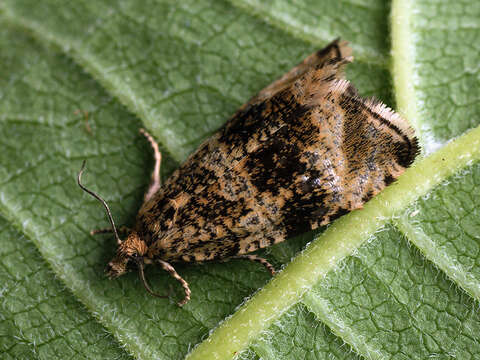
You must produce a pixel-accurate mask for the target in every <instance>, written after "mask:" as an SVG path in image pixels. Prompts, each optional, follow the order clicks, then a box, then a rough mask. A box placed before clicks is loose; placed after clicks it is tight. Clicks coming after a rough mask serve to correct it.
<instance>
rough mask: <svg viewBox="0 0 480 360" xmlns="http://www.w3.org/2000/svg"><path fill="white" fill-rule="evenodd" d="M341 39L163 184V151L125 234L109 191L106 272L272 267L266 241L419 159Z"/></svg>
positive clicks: (356, 201) (350, 201)
mask: <svg viewBox="0 0 480 360" xmlns="http://www.w3.org/2000/svg"><path fill="white" fill-rule="evenodd" d="M352 60H353V57H352V56H351V50H350V48H349V47H348V46H347V43H346V42H341V41H339V40H335V41H333V42H332V43H330V44H329V45H328V46H327V47H325V48H324V49H322V50H319V51H317V52H315V53H313V54H312V55H310V56H308V57H307V58H306V59H305V60H304V61H303V62H302V63H300V64H299V65H297V66H296V67H294V68H293V69H292V70H290V71H289V72H288V73H286V74H285V75H284V76H282V77H281V78H280V79H278V80H277V81H275V82H273V83H272V84H271V85H269V86H267V87H266V88H265V89H263V90H262V91H260V92H259V93H258V94H257V95H256V96H254V97H253V98H251V99H250V100H249V101H248V102H247V103H246V104H245V105H243V106H242V107H241V108H240V109H239V110H238V111H237V112H236V113H235V114H234V115H233V116H232V117H231V118H230V119H229V120H228V122H227V123H226V124H225V125H224V126H223V127H222V128H221V129H220V130H218V132H216V133H215V134H214V135H213V136H212V137H211V138H210V139H208V140H206V141H205V142H204V143H203V144H201V145H200V147H199V148H198V150H196V151H195V152H194V153H193V154H192V155H190V157H189V158H188V159H187V160H186V161H185V162H184V163H183V165H181V166H180V168H179V169H178V170H176V171H175V172H174V173H173V175H171V176H170V177H169V178H168V180H167V181H166V182H165V184H163V185H161V184H160V162H161V154H160V152H159V150H158V145H157V144H156V143H155V141H154V140H153V138H152V137H151V136H150V135H149V134H148V133H146V132H145V131H144V130H141V131H142V133H143V134H144V135H145V136H146V137H147V139H148V140H149V142H150V143H151V145H152V147H153V150H154V153H155V167H154V170H153V174H152V179H151V184H150V187H149V188H148V190H147V192H146V194H145V198H144V202H143V205H142V206H141V208H140V210H139V212H138V215H137V218H136V223H135V226H134V228H132V229H124V230H125V232H126V235H127V236H126V237H125V238H124V239H123V240H121V239H120V237H119V235H118V232H117V230H116V228H115V224H114V221H113V218H112V216H111V213H110V210H109V208H108V206H107V204H106V203H105V201H104V200H103V199H102V198H101V197H99V196H98V195H97V194H95V193H93V192H91V191H90V190H88V189H87V188H85V187H84V186H83V185H82V184H81V175H82V172H83V170H84V166H85V163H84V164H83V166H82V170H81V171H80V173H79V174H78V184H79V186H80V187H81V188H82V189H83V190H85V191H87V192H88V193H90V194H91V195H92V196H94V197H96V198H97V199H98V200H100V201H101V202H102V203H103V205H104V206H105V208H106V210H107V214H108V218H109V220H110V223H111V225H112V228H111V229H107V230H100V231H94V232H93V233H99V232H106V231H109V232H113V233H114V236H115V238H116V240H117V245H118V247H117V252H116V255H115V257H114V258H113V259H112V260H111V261H110V262H109V263H108V266H107V269H106V271H107V274H108V276H109V277H111V278H116V277H118V276H120V275H122V274H124V273H125V272H127V271H128V270H130V269H131V268H135V267H136V268H137V269H138V271H139V275H140V278H141V279H142V282H143V284H144V286H145V288H146V290H147V291H148V292H149V293H151V294H152V295H154V296H159V297H162V296H160V295H159V294H157V293H155V292H153V290H152V289H151V288H150V286H149V285H148V282H147V281H146V279H145V275H144V266H145V265H146V264H154V263H155V264H159V265H160V266H161V267H162V268H163V269H164V270H166V271H167V272H169V273H170V274H171V275H172V276H173V277H174V278H175V279H177V280H178V281H179V282H180V284H181V285H182V286H183V289H184V292H185V297H184V299H183V300H182V301H180V302H179V305H180V306H182V305H184V304H185V303H187V301H189V299H190V296H191V291H190V288H189V286H188V283H187V282H186V281H185V280H184V279H183V278H182V277H181V276H180V275H179V274H178V273H177V272H176V270H175V268H174V267H173V265H174V264H178V263H202V262H206V261H213V260H222V261H223V260H228V259H247V260H250V261H256V262H259V263H261V264H263V265H264V266H265V267H266V268H267V269H268V270H269V271H270V272H271V273H272V274H274V272H275V271H274V268H273V266H272V265H271V264H270V263H269V262H268V261H267V260H266V259H263V258H261V257H259V256H257V255H253V254H250V253H252V252H253V251H255V250H258V249H260V248H265V247H268V246H271V245H273V244H277V243H279V242H282V241H284V240H285V239H287V238H288V237H291V236H294V235H297V234H299V233H303V232H306V231H309V230H312V229H315V228H317V227H319V226H322V225H326V224H328V223H330V222H331V221H332V220H334V219H336V218H338V217H339V216H341V215H343V214H346V213H348V212H350V211H352V210H355V209H360V208H362V205H363V204H364V203H365V202H366V201H368V200H369V199H370V198H371V197H373V196H375V195H376V194H378V193H379V192H380V191H381V190H382V189H383V188H384V187H385V186H387V185H389V184H390V183H391V182H393V181H394V180H395V179H396V178H398V176H399V175H400V174H402V173H403V171H404V170H405V169H406V168H407V167H408V166H410V165H411V164H412V162H413V161H414V159H415V157H416V155H417V153H418V151H419V146H418V142H417V139H416V137H415V135H414V131H413V129H412V128H411V127H410V126H409V124H408V123H407V122H406V121H405V120H404V119H402V118H401V117H400V116H399V115H398V114H397V113H395V112H394V111H393V110H391V109H390V108H388V107H387V106H385V105H384V104H382V103H381V102H379V101H377V100H375V99H364V98H362V97H360V96H359V95H358V94H357V91H356V90H355V88H354V87H353V86H352V85H351V84H350V83H349V82H348V81H347V80H345V79H344V76H343V68H344V66H345V65H346V64H348V63H349V62H351V61H352Z"/></svg>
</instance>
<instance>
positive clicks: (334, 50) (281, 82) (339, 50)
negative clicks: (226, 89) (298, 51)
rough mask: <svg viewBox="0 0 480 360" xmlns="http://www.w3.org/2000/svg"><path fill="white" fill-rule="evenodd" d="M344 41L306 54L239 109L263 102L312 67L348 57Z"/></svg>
mask: <svg viewBox="0 0 480 360" xmlns="http://www.w3.org/2000/svg"><path fill="white" fill-rule="evenodd" d="M347 44H348V43H347V42H346V41H340V39H335V40H334V41H332V42H331V43H330V44H328V45H327V46H326V47H324V48H323V49H320V50H318V51H315V52H314V53H313V54H310V55H309V56H307V57H306V58H305V59H304V60H303V61H302V62H301V63H300V64H298V65H297V66H295V67H293V68H292V69H291V70H290V71H289V72H287V73H286V74H284V75H283V76H282V77H281V78H279V79H277V80H276V81H274V82H273V83H271V84H270V85H268V86H267V87H266V88H264V89H263V90H261V91H260V92H259V93H258V94H257V95H255V96H254V97H252V98H251V99H250V100H249V101H248V102H247V103H246V104H244V105H243V106H242V107H241V108H240V110H239V111H242V110H245V109H247V108H248V107H249V106H251V105H254V104H258V103H260V102H263V101H265V100H267V99H269V98H271V97H272V96H274V95H275V94H276V93H278V92H279V91H281V90H283V89H285V88H287V87H288V86H290V85H291V84H292V83H293V82H294V81H295V80H297V79H298V78H299V77H300V76H302V75H303V74H305V73H306V72H307V71H308V70H310V69H311V68H314V67H317V68H319V67H323V66H324V65H325V64H327V62H329V61H335V60H336V61H339V60H341V59H344V58H346V57H349V56H350V55H351V53H352V50H351V49H350V47H348V45H347Z"/></svg>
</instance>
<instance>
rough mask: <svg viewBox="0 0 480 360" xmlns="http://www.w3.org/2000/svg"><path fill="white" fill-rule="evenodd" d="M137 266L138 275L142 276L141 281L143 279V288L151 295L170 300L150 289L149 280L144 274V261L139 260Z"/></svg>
mask: <svg viewBox="0 0 480 360" xmlns="http://www.w3.org/2000/svg"><path fill="white" fill-rule="evenodd" d="M137 266H138V274H139V275H140V279H142V282H143V286H144V287H145V290H147V291H148V292H149V293H150V295H153V296H155V297H158V298H168V296H165V295H160V294H157V293H155V292H153V290H152V289H151V288H150V286H149V285H148V282H147V279H146V278H145V273H144V272H143V261H142V260H137Z"/></svg>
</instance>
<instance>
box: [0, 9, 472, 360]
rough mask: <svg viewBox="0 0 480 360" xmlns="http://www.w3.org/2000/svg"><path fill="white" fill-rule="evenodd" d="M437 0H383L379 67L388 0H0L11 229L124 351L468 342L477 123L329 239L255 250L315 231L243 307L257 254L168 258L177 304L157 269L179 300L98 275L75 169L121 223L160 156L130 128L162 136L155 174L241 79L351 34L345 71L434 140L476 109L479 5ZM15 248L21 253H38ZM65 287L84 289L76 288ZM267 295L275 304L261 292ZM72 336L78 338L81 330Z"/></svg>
mask: <svg viewBox="0 0 480 360" xmlns="http://www.w3.org/2000/svg"><path fill="white" fill-rule="evenodd" d="M446 4H447V3H446V2H442V1H434V2H426V1H420V2H415V3H413V2H405V3H404V2H400V1H398V2H396V1H394V2H393V4H392V15H391V17H390V20H391V29H392V41H391V46H392V50H393V56H392V60H393V67H392V69H391V72H390V71H389V69H388V66H387V65H388V64H389V47H390V40H389V36H388V31H389V26H388V20H389V14H388V11H389V6H388V5H387V4H386V3H385V2H383V1H370V2H366V1H365V2H363V1H342V2H339V3H338V5H333V6H332V5H331V3H327V2H321V3H320V4H317V3H316V2H311V1H309V0H304V1H301V2H295V3H293V4H292V3H290V2H287V1H279V0H277V1H272V2H265V3H263V2H262V3H256V2H253V1H249V0H243V1H242V0H232V1H231V2H222V1H216V2H213V3H211V2H207V1H203V0H200V1H184V2H181V3H180V4H177V3H176V2H173V1H165V0H162V1H133V0H131V1H118V2H101V1H97V2H89V1H76V2H73V3H60V4H58V3H57V2H55V1H53V0H48V1H42V2H35V1H29V0H14V1H13V0H6V1H3V2H2V3H1V4H0V9H1V11H2V15H1V16H2V18H3V19H4V20H3V23H2V25H3V27H4V28H5V29H7V30H5V31H4V32H2V34H1V35H0V39H1V40H0V48H1V49H4V50H6V51H1V52H0V63H1V64H2V67H1V68H0V110H1V111H0V114H1V115H0V119H1V120H2V121H1V123H0V129H1V131H2V132H3V137H2V139H3V140H2V141H1V142H0V148H1V149H2V152H1V154H0V156H1V163H2V167H1V168H0V212H1V214H2V216H3V217H4V218H5V223H6V226H7V227H9V228H10V227H11V226H14V227H15V228H17V229H19V231H20V232H21V233H22V236H24V237H26V238H27V239H25V242H26V243H30V242H33V244H34V245H35V246H36V247H37V248H38V250H39V252H40V254H41V256H42V258H43V260H41V261H40V266H43V267H44V268H45V267H46V266H47V265H48V266H50V267H51V268H52V269H53V271H54V273H55V274H56V275H57V277H58V278H59V279H60V280H61V281H62V282H63V283H64V284H65V285H66V286H67V287H68V289H70V290H71V291H72V293H73V297H74V298H75V299H76V300H78V301H80V302H81V303H83V304H84V306H85V307H86V308H87V309H88V311H89V312H90V314H92V315H87V314H85V313H82V316H83V317H82V316H80V314H79V315H78V323H77V324H76V326H74V327H75V328H80V327H81V326H82V325H81V324H82V321H84V322H86V323H87V324H91V325H88V326H92V329H93V328H95V329H96V330H92V331H97V332H98V331H100V332H101V331H102V330H101V326H104V327H105V328H106V329H107V331H109V332H110V333H111V334H112V335H113V336H114V337H115V338H116V340H117V341H118V342H119V343H120V344H122V345H123V346H124V347H125V348H126V349H127V351H128V352H129V353H131V354H132V355H133V356H134V357H136V358H144V359H147V358H164V359H180V358H183V357H184V356H185V355H186V354H187V353H190V356H191V358H196V357H197V358H231V357H233V356H234V355H235V354H237V356H238V357H240V358H252V359H253V358H260V357H261V358H264V359H269V358H272V359H278V358H292V357H293V358H299V357H304V358H311V359H317V358H330V357H334V358H338V359H350V358H356V357H359V356H360V357H361V356H363V357H366V358H369V357H370V358H385V357H387V358H398V359H401V358H419V359H423V358H425V357H427V356H431V355H432V354H437V355H438V356H439V357H442V356H447V354H455V355H456V356H457V357H458V358H462V359H463V358H465V359H468V358H474V357H475V356H478V354H479V353H480V352H479V350H478V349H477V347H476V344H477V343H478V342H479V341H478V340H479V339H478V333H480V332H479V331H477V328H478V324H479V318H478V316H477V315H475V311H474V310H475V306H477V305H475V304H476V301H478V295H479V293H478V292H479V290H478V289H479V284H480V280H479V270H478V269H479V268H480V267H479V264H478V262H479V261H480V260H479V251H478V247H479V244H480V239H479V238H478V235H477V234H478V233H479V232H478V229H479V226H480V225H479V219H480V218H479V217H478V210H476V209H477V208H479V205H480V204H479V201H480V199H479V198H478V192H476V191H475V190H476V189H478V184H479V181H480V174H479V170H478V165H477V161H478V159H479V157H480V155H479V148H480V146H479V143H478V141H479V139H480V135H479V130H478V128H477V129H475V130H473V131H471V132H469V133H468V134H465V135H463V136H461V137H460V138H459V139H457V141H456V142H454V143H452V144H449V145H447V147H444V148H442V149H440V150H438V151H437V152H435V153H433V154H432V155H431V156H429V157H427V158H425V159H423V160H420V161H419V162H418V163H417V166H416V167H414V168H412V169H411V171H409V173H408V174H406V175H405V176H404V177H403V178H402V179H401V180H399V181H398V183H396V184H394V185H393V186H391V187H390V188H389V189H387V191H386V192H385V193H384V194H381V197H379V199H375V200H374V201H372V202H371V203H369V204H368V205H367V206H366V207H365V209H364V210H362V211H358V212H355V213H352V214H351V215H348V216H346V217H344V218H342V219H341V220H340V221H337V222H336V223H335V224H334V225H333V226H331V227H329V228H328V229H327V231H326V232H325V233H323V234H322V235H318V234H317V235H315V234H305V235H303V236H301V237H298V238H296V239H291V240H290V241H288V242H286V243H284V244H280V245H278V246H276V247H273V248H271V249H269V250H267V251H266V252H265V253H266V256H267V257H268V258H269V260H271V261H272V262H274V263H275V265H276V266H277V267H278V266H280V265H282V264H284V263H286V262H288V261H289V260H290V259H291V258H292V257H293V256H294V255H295V254H297V253H298V251H299V250H300V249H302V248H303V247H304V245H305V244H306V243H307V242H309V241H310V240H312V239H313V238H314V237H319V239H317V240H316V241H315V242H314V243H313V244H312V245H311V246H309V247H308V249H307V250H306V251H305V252H304V253H302V255H301V256H299V257H298V259H297V260H295V262H293V263H292V264H291V265H289V266H288V267H287V268H286V269H285V270H284V271H283V272H282V273H281V274H280V275H279V276H278V277H276V278H275V280H274V281H272V282H269V283H268V285H267V286H266V287H264V289H263V290H262V291H261V292H259V293H258V294H257V295H256V296H255V297H254V299H253V301H251V302H248V303H246V304H245V306H244V307H242V308H240V309H238V308H237V307H238V305H239V304H241V303H242V302H244V299H246V298H247V297H249V296H250V295H251V294H252V293H253V292H255V290H256V289H259V288H261V287H263V286H264V285H265V284H266V283H267V281H268V280H269V276H268V275H267V274H266V273H265V271H264V270H263V269H262V268H260V267H259V266H257V265H256V264H250V263H245V262H240V261H232V262H229V263H224V264H207V265H204V266H188V267H187V266H185V267H182V266H179V267H178V269H177V270H178V271H179V272H180V274H182V276H184V277H185V278H186V280H187V281H188V282H189V283H190V285H191V288H192V291H193V298H192V301H191V302H190V303H189V304H187V305H186V306H185V307H184V308H181V309H180V308H178V307H177V306H176V305H175V303H174V300H175V299H177V298H180V297H181V296H182V293H181V290H180V289H178V285H177V284H176V283H175V282H174V281H173V280H172V279H170V278H169V277H168V276H167V275H166V274H165V273H162V272H161V271H160V270H159V269H148V270H147V276H148V278H149V279H150V282H151V283H152V284H153V286H154V288H155V289H157V291H162V290H163V291H165V293H167V292H168V289H169V288H170V287H171V288H172V289H173V290H172V291H173V293H172V295H171V298H172V299H171V300H162V299H154V298H151V297H150V296H149V295H148V294H146V293H145V291H144V289H143V287H142V285H141V284H140V282H139V281H138V278H137V275H136V274H134V273H132V274H128V275H126V276H124V277H123V278H121V279H118V280H116V281H109V280H107V279H105V278H104V276H103V268H104V266H105V264H106V263H107V262H108V260H109V259H110V258H111V256H113V254H114V247H115V246H114V242H113V240H112V239H111V238H110V237H109V236H100V237H96V238H94V237H92V236H90V235H88V232H89V230H91V229H93V228H101V227H105V226H107V225H108V223H107V221H106V219H105V214H104V212H103V209H102V208H101V206H100V205H99V204H98V203H97V202H96V201H94V200H93V199H91V198H89V197H87V196H86V195H85V194H82V193H81V192H80V190H79V189H78V187H77V186H76V184H75V176H76V173H77V171H78V170H79V167H80V164H81V160H83V159H84V158H86V159H88V162H87V172H86V173H85V180H84V181H85V182H86V184H87V185H88V186H89V187H91V188H92V189H93V190H94V191H97V192H99V193H100V194H101V195H102V196H104V197H105V198H106V200H107V201H108V202H109V204H110V205H111V207H112V211H113V213H114V216H115V220H116V222H117V224H126V225H131V224H132V222H133V219H134V216H135V213H136V211H137V209H138V206H139V205H140V202H141V199H142V193H143V191H144V189H145V188H146V186H147V183H148V179H149V173H150V168H151V165H152V159H151V151H150V149H149V146H148V144H146V142H145V140H144V139H143V138H142V137H141V136H140V135H139V134H138V128H140V127H146V128H147V129H148V130H149V131H151V132H152V133H153V134H154V135H155V137H156V139H157V140H159V142H160V145H161V147H162V149H163V151H164V155H166V156H165V159H166V160H165V161H164V164H163V168H162V170H163V174H164V176H167V175H168V174H169V173H170V172H171V171H172V170H173V169H174V168H175V167H176V166H178V164H179V162H180V161H182V160H183V159H185V157H186V156H187V154H188V153H190V152H191V151H193V149H195V147H196V146H197V145H198V144H199V142H201V141H202V140H203V139H204V138H205V137H207V136H208V135H209V134H211V133H212V132H213V131H214V130H215V129H216V128H218V127H219V126H221V125H222V124H223V123H224V122H225V121H226V119H227V118H228V117H229V116H230V115H231V114H232V113H233V112H234V111H235V109H236V108H237V107H238V106H239V105H241V104H242V103H243V102H244V101H246V100H247V99H248V98H249V97H250V96H251V95H253V94H254V93H255V92H256V91H258V90H259V89H261V88H262V87H263V86H265V85H268V84H269V83H270V82H271V81H273V80H274V79H275V78H276V77H278V76H280V75H282V74H283V73H284V72H285V71H287V70H288V69H289V68H291V67H292V66H293V65H295V64H296V63H298V62H299V61H300V60H301V59H303V57H304V56H306V55H307V54H309V53H310V52H312V51H314V50H315V49H318V48H319V47H321V46H323V45H324V44H326V43H327V42H329V41H331V40H332V39H333V38H336V37H338V36H342V37H344V38H345V39H347V40H349V41H350V42H351V43H352V47H353V49H354V50H355V56H356V59H357V60H356V62H355V63H354V64H352V65H351V66H350V67H349V69H348V71H347V77H348V78H349V79H350V80H352V82H353V83H354V84H355V85H356V86H357V87H358V88H359V90H360V92H361V93H362V94H364V95H373V94H374V95H375V96H377V97H379V98H380V99H382V100H383V101H385V102H386V103H387V104H389V105H390V106H392V105H394V104H393V102H394V100H393V99H394V97H395V98H396V99H397V103H398V106H399V108H400V109H401V110H402V111H403V112H404V113H405V114H406V116H407V118H408V119H410V120H411V121H412V123H413V124H414V125H415V127H416V128H417V129H418V133H419V135H420V137H421V141H422V143H423V144H424V146H425V149H426V150H427V152H429V153H430V152H433V151H434V150H436V149H437V148H439V147H440V146H441V145H443V144H444V143H445V141H446V140H449V139H451V138H452V137H454V136H459V135H462V134H463V133H464V132H465V131H466V130H467V129H469V128H474V127H476V126H477V125H478V124H479V122H480V121H479V116H478V115H479V112H480V107H479V105H478V104H479V102H478V93H479V92H478V91H477V92H475V91H474V89H476V88H478V84H479V79H478V67H477V65H478V63H479V62H478V51H477V50H476V49H475V46H476V43H475V42H474V41H473V40H472V39H473V38H474V37H475V36H476V37H478V35H480V34H479V32H480V31H479V29H478V23H477V22H476V21H475V19H476V18H479V15H480V11H479V9H478V8H477V7H476V5H474V4H470V3H469V2H459V3H458V4H457V5H455V6H447V5H446ZM427 20H428V21H427ZM26 32H28V34H30V35H32V36H33V38H35V40H32V38H30V37H29V36H30V35H27V34H26ZM455 53H456V54H458V53H460V54H461V56H455V55H454V54H455ZM391 78H393V84H394V86H392V81H391ZM443 99H446V100H445V101H443ZM32 139H34V140H32ZM442 151H443V152H442ZM355 221H356V222H355ZM352 224H356V226H357V227H353V228H352ZM10 241H11V238H9V237H8V236H6V235H5V236H3V235H2V236H1V237H0V243H2V244H3V243H7V244H8V243H9V242H10ZM411 244H413V245H414V246H412V245H411ZM30 246H31V245H30ZM417 247H418V249H420V251H421V253H420V252H418V251H417V250H416V248H417ZM265 253H264V254H265ZM23 256H24V257H25V259H26V260H25V262H28V259H30V258H33V257H35V252H29V253H27V255H23ZM37 257H38V256H37ZM38 261H39V260H38V259H36V262H35V263H38ZM437 268H438V269H440V270H437ZM287 280H291V281H290V283H291V285H288V283H289V282H287ZM55 281H56V280H55ZM48 284H50V283H47V285H45V286H46V287H52V289H55V287H54V286H55V285H53V284H55V282H53V284H51V285H48ZM277 284H278V285H277ZM284 285H285V286H284ZM22 286H24V288H25V289H27V290H28V289H29V288H28V286H33V288H35V286H36V285H22ZM56 286H57V287H58V284H57V285H56ZM20 289H23V287H20ZM27 290H25V291H27ZM289 291H290V292H289ZM464 291H465V292H464ZM59 297H60V298H61V299H63V300H64V301H65V302H66V303H68V304H70V303H74V304H77V303H76V300H75V299H73V298H72V295H70V293H68V292H64V293H61V294H60V295H59ZM277 298H283V299H284V300H285V301H284V302H283V304H282V305H281V306H280V307H278V308H275V307H272V304H274V303H275V301H277ZM259 299H260V300H259ZM270 300H271V301H270ZM59 301H60V299H59ZM33 302H35V300H33ZM75 306H77V307H79V305H78V304H77V305H75ZM72 308H73V307H72ZM80 308H81V307H80ZM254 310H255V311H254ZM47 313H53V311H50V310H48V311H47ZM80 313H81V312H80ZM7 314H8V313H7ZM72 314H75V312H72ZM230 314H234V316H233V317H231V318H229V319H227V320H225V321H224V322H223V324H222V326H221V327H220V328H218V330H217V331H215V332H214V333H213V334H211V335H210V336H209V333H210V331H211V330H212V329H213V328H215V327H217V326H218V324H219V322H221V321H222V320H224V319H225V318H226V317H227V316H229V315H230ZM245 314H246V315H245ZM8 316H9V317H12V316H13V315H10V314H9V315H8ZM49 316H51V314H50V315H49ZM242 316H243V318H242ZM76 317H77V316H74V315H72V319H73V320H72V321H73V322H75V318H76ZM81 319H83V320H81ZM94 319H98V321H99V322H100V324H101V325H98V324H95V323H94V321H95V320H94ZM238 319H241V320H242V319H243V320H242V321H241V322H238V321H239V320H238ZM246 324H248V325H246ZM15 326H16V331H19V332H21V331H23V330H24V329H27V328H28V326H26V325H25V326H24V325H22V324H18V325H17V324H16V325H15ZM72 326H73V325H72ZM0 329H3V326H2V328H0ZM99 329H100V330H99ZM454 330H456V331H457V332H454ZM58 333H59V334H63V333H62V332H58ZM237 334H238V336H237ZM69 336H70V337H69ZM69 336H68V335H64V337H65V339H66V340H65V341H66V342H68V343H72V344H75V345H72V347H73V348H75V346H78V344H82V341H83V340H82V337H81V336H78V338H76V337H75V336H72V335H69ZM207 337H208V339H207V340H205V339H206V338H207ZM7 339H8V338H7ZM106 339H107V340H102V341H103V342H99V344H100V345H99V346H100V347H103V346H105V354H107V353H108V351H112V354H114V353H115V354H117V352H118V354H119V355H118V356H121V357H124V356H126V354H125V353H123V352H122V351H121V350H119V349H118V345H116V343H115V341H113V340H110V341H111V343H110V344H108V339H111V338H110V337H107V338H106ZM9 341H11V340H9ZM105 341H106V342H107V343H105ZM7 343H8V341H7ZM104 343H105V345H103V344H104ZM199 343H201V345H200V346H198V347H196V348H195V349H194V347H195V345H197V344H199ZM220 343H221V344H224V345H223V347H222V346H217V345H214V344H220ZM345 343H347V345H346V344H345ZM31 348H32V347H30V348H29V349H31ZM77 348H78V347H77ZM47 349H48V351H49V352H50V351H53V350H51V349H53V346H52V347H51V348H49V347H47ZM108 349H111V350H108ZM192 349H194V350H193V351H192ZM98 351H100V350H98ZM102 351H103V350H102ZM99 354H100V355H99V356H104V357H109V356H110V355H103V354H104V353H102V352H99Z"/></svg>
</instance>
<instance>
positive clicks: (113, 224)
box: [77, 160, 122, 245]
mask: <svg viewBox="0 0 480 360" xmlns="http://www.w3.org/2000/svg"><path fill="white" fill-rule="evenodd" d="M86 163H87V160H83V163H82V168H81V169H80V172H79V173H78V177H77V182H78V186H80V188H81V189H82V190H83V191H85V192H87V193H89V194H90V195H92V196H93V197H94V198H95V199H97V200H98V201H100V202H101V203H102V204H103V206H105V210H107V215H108V220H110V224H112V229H113V233H114V234H115V239H117V244H118V245H120V244H121V243H122V240H120V237H119V236H118V233H117V228H116V227H115V222H114V221H113V217H112V213H111V212H110V208H109V207H108V205H107V203H106V202H105V200H103V199H102V198H101V197H100V196H98V195H97V194H95V193H94V192H93V191H91V190H88V189H87V188H86V187H85V186H83V185H82V182H81V181H82V174H83V171H84V170H85V164H86Z"/></svg>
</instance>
